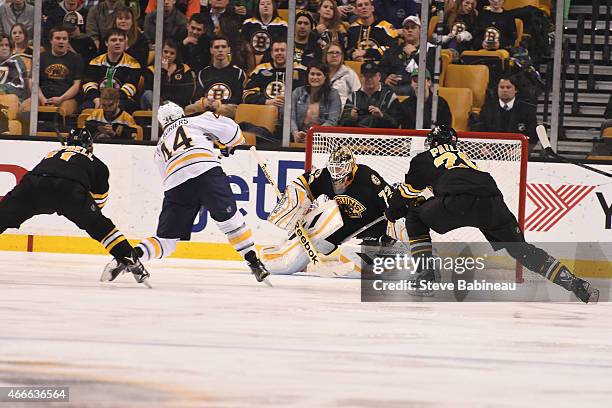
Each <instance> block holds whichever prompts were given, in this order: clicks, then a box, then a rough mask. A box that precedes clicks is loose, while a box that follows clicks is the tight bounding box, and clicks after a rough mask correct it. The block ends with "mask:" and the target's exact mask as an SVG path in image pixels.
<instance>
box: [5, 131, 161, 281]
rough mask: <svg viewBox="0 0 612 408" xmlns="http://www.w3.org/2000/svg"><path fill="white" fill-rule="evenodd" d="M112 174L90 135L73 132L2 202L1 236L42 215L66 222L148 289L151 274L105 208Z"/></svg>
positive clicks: (84, 132) (86, 132)
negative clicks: (96, 243) (57, 216)
mask: <svg viewBox="0 0 612 408" xmlns="http://www.w3.org/2000/svg"><path fill="white" fill-rule="evenodd" d="M108 177H109V172H108V168H107V167H106V165H105V164H104V163H103V162H102V161H101V160H100V159H98V158H97V157H96V156H94V154H93V136H92V135H91V133H89V132H88V131H87V130H86V129H83V130H82V131H81V130H76V129H73V130H71V132H70V136H69V137H68V139H67V141H66V145H64V146H62V147H61V148H60V149H58V150H54V151H52V152H50V153H49V154H47V157H45V158H44V159H43V160H42V161H41V162H40V163H39V164H38V165H37V166H36V167H34V169H33V170H31V171H30V172H28V173H27V174H26V175H25V176H24V177H23V179H22V180H21V181H20V182H19V184H17V186H16V187H15V188H14V189H13V190H12V191H11V192H9V193H8V194H7V196H6V197H4V199H3V200H2V201H0V234H1V233H3V232H4V231H5V230H6V229H7V228H19V227H20V226H21V224H22V223H24V222H25V221H27V220H29V219H30V218H32V217H34V216H35V215H39V214H53V213H57V214H58V215H60V216H64V217H66V218H67V219H69V220H70V221H72V222H73V223H75V224H76V225H77V226H78V227H79V228H80V229H82V230H85V231H86V232H87V233H88V234H89V236H91V237H92V238H93V239H95V240H97V241H99V242H100V243H101V244H102V245H104V247H105V248H106V250H107V251H108V252H109V253H110V254H111V255H113V256H114V257H115V262H116V263H117V264H120V265H122V267H123V269H127V270H128V271H129V272H132V274H133V275H134V278H135V279H136V281H138V282H139V283H145V281H146V279H147V278H148V277H149V274H148V272H147V271H146V270H145V269H144V266H143V265H142V264H141V263H140V261H139V260H138V257H137V255H136V253H135V251H134V249H133V248H132V246H131V245H130V244H129V243H128V241H127V239H126V238H125V236H123V234H122V233H121V232H120V231H119V230H118V229H117V228H116V227H115V225H114V224H113V222H112V221H111V220H110V219H108V218H106V217H105V216H104V215H103V214H102V211H101V208H102V207H104V205H105V204H106V200H107V199H108Z"/></svg>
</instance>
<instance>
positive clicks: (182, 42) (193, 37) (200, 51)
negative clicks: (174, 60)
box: [177, 13, 210, 72]
mask: <svg viewBox="0 0 612 408" xmlns="http://www.w3.org/2000/svg"><path fill="white" fill-rule="evenodd" d="M207 23H208V24H210V20H207V19H206V17H205V16H204V14H202V13H198V14H194V15H192V16H191V17H190V18H189V23H187V28H186V29H183V30H182V32H181V33H180V34H179V35H178V36H177V42H178V44H179V47H180V52H181V56H182V57H183V60H184V62H185V64H187V65H189V67H190V68H191V69H192V70H194V71H195V72H198V71H200V70H201V69H203V68H204V67H206V66H208V64H210V38H209V37H208V34H207V32H208V31H207V27H206V24H207Z"/></svg>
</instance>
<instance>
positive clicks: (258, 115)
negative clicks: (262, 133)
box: [234, 103, 278, 145]
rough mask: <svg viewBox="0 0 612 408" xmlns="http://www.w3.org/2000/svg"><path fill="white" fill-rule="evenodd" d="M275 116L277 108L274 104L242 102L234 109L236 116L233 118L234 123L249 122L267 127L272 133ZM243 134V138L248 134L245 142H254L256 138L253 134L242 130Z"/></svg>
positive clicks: (253, 143) (275, 120)
mask: <svg viewBox="0 0 612 408" xmlns="http://www.w3.org/2000/svg"><path fill="white" fill-rule="evenodd" d="M277 118H278V110H277V109H276V107H275V106H272V105H255V104H248V103H242V104H240V105H238V108H237V109H236V117H235V119H234V120H235V121H236V123H240V122H249V123H252V124H253V125H256V126H261V127H263V128H266V129H268V131H269V132H270V133H272V134H274V131H275V128H276V122H277ZM243 134H244V137H245V139H247V135H248V140H247V144H250V145H255V144H256V140H255V139H256V138H255V136H254V135H251V134H249V132H243Z"/></svg>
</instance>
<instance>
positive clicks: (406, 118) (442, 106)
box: [398, 70, 453, 129]
mask: <svg viewBox="0 0 612 408" xmlns="http://www.w3.org/2000/svg"><path fill="white" fill-rule="evenodd" d="M410 79H411V82H410V84H411V86H412V88H413V89H414V94H415V95H416V93H417V92H418V89H419V71H418V70H414V71H413V72H412V74H411V75H410ZM432 105H433V85H432V83H431V74H430V73H429V71H426V72H425V107H424V112H423V128H424V129H431V128H432V123H431V110H432ZM398 117H399V122H400V126H401V127H402V129H416V122H417V97H416V96H411V97H410V98H407V99H404V100H403V101H402V103H400V106H399V115H398ZM436 117H437V119H436V123H435V124H436V125H447V126H452V125H453V115H452V113H451V110H450V107H449V106H448V102H446V99H444V98H443V97H441V96H440V95H438V111H437V116H436Z"/></svg>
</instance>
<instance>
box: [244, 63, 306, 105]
mask: <svg viewBox="0 0 612 408" xmlns="http://www.w3.org/2000/svg"><path fill="white" fill-rule="evenodd" d="M305 82H306V67H305V66H303V65H301V64H297V63H294V64H293V88H294V89H295V88H297V87H298V86H302V85H304V83H305ZM284 94H285V67H279V68H277V67H275V66H274V65H273V64H272V63H269V62H266V63H264V64H259V65H258V66H257V67H255V69H254V70H253V72H252V73H251V79H250V80H249V82H248V83H247V84H246V86H245V90H244V95H243V99H244V102H245V103H255V104H259V105H262V104H264V103H266V100H267V99H274V98H275V97H276V96H277V95H284Z"/></svg>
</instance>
